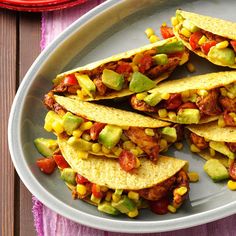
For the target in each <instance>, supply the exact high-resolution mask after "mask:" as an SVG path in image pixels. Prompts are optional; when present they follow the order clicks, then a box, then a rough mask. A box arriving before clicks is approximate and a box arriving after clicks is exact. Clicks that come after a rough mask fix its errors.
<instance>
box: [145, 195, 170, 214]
mask: <svg viewBox="0 0 236 236" xmlns="http://www.w3.org/2000/svg"><path fill="white" fill-rule="evenodd" d="M149 205H150V208H151V211H152V212H154V213H156V214H158V215H164V214H166V213H168V205H169V201H168V199H167V198H162V199H160V200H158V201H149Z"/></svg>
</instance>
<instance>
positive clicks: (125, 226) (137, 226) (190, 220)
mask: <svg viewBox="0 0 236 236" xmlns="http://www.w3.org/2000/svg"><path fill="white" fill-rule="evenodd" d="M122 2H123V1H122V0H119V1H117V0H108V1H105V2H104V3H101V4H100V5H98V6H97V7H95V8H94V9H92V10H91V11H89V12H87V13H86V14H85V15H83V16H82V17H80V18H79V19H78V20H76V21H75V22H74V23H72V24H71V25H70V26H69V27H67V28H66V29H65V30H64V31H63V32H62V33H60V34H59V35H58V37H56V38H55V39H54V40H53V41H52V42H51V43H50V44H49V45H48V46H47V47H46V48H45V49H44V50H43V51H42V52H41V53H40V55H39V56H38V57H37V59H36V60H35V61H34V63H33V64H32V66H31V67H30V69H29V70H28V72H27V73H26V75H25V76H24V79H23V80H22V82H21V84H20V86H19V88H18V91H17V93H16V96H15V98H14V101H13V104H12V107H11V111H10V115H9V120H8V146H9V150H10V155H11V159H12V162H13V164H14V167H15V169H16V171H17V173H18V175H19V176H20V178H21V180H22V182H23V183H24V185H25V186H26V187H27V188H28V189H29V191H30V192H31V193H32V194H33V195H34V196H36V198H37V199H39V200H40V201H41V202H42V203H43V204H44V205H45V206H47V207H48V208H50V209H52V210H53V211H55V212H56V213H58V214H60V215H62V216H65V217H66V218H68V219H70V220H72V221H74V222H77V223H80V224H83V225H86V226H89V227H93V228H96V229H101V230H107V231H112V232H123V233H154V232H167V231H172V230H178V229H183V228H189V227H193V226H197V225H201V224H205V223H209V222H212V221H215V220H218V219H221V218H224V217H226V216H229V215H232V214H234V213H236V201H234V202H231V203H228V204H226V205H224V206H221V207H218V208H216V209H212V210H209V211H206V212H201V213H197V214H195V215H193V216H185V217H181V218H179V219H169V220H164V221H155V220H153V221H140V220H138V219H136V220H135V221H123V220H119V219H105V218H101V217H99V216H94V215H91V214H88V213H85V212H82V211H80V210H78V209H74V208H73V207H71V206H69V205H67V204H65V203H63V202H62V201H60V200H59V199H57V198H56V197H55V196H53V195H52V194H50V193H49V192H46V193H45V189H44V188H43V187H42V186H41V184H40V183H39V182H38V181H37V180H36V178H35V177H34V176H33V174H32V173H31V171H30V169H29V167H28V166H27V164H26V161H25V160H24V159H23V160H20V161H21V163H20V164H22V165H24V166H23V167H24V168H25V169H24V171H25V172H24V171H23V170H22V169H21V168H20V166H19V160H18V159H19V158H18V157H21V156H23V151H22V147H21V145H20V143H19V144H18V143H16V142H15V141H14V140H17V139H18V140H20V139H19V135H20V132H17V134H18V136H17V137H16V135H14V134H13V130H20V123H19V120H21V119H20V118H19V116H16V114H17V112H16V111H18V112H20V113H18V114H21V113H22V111H20V109H19V107H17V105H18V104H17V101H18V100H19V99H20V98H21V97H22V96H24V94H23V91H24V88H29V87H30V85H31V83H32V81H30V78H31V74H33V73H34V72H33V71H35V69H36V68H37V71H38V69H39V68H40V66H41V65H42V63H43V61H45V60H46V59H48V57H49V55H50V50H52V49H53V48H54V46H55V45H57V46H58V45H59V44H60V42H61V41H63V40H65V39H67V38H68V37H70V35H72V34H73V33H74V32H75V31H76V29H77V30H78V29H79V28H80V27H82V26H83V25H84V24H86V23H87V21H89V20H91V18H94V17H96V16H98V15H99V14H101V13H104V12H105V11H106V10H108V9H109V8H110V7H115V5H118V4H120V3H122ZM17 121H18V122H17ZM16 150H17V151H18V153H17V155H16V153H15V151H16ZM23 172H24V173H23ZM28 178H30V181H28ZM45 196H46V197H45ZM78 216H80V218H77V217H78ZM121 225H122V227H121ZM170 225H171V227H170Z"/></svg>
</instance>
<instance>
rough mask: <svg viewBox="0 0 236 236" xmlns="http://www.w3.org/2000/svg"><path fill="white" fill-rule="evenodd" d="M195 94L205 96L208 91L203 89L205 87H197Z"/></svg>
mask: <svg viewBox="0 0 236 236" xmlns="http://www.w3.org/2000/svg"><path fill="white" fill-rule="evenodd" d="M197 94H198V95H199V96H203V97H204V96H206V95H207V94H208V92H207V90H205V89H198V90H197Z"/></svg>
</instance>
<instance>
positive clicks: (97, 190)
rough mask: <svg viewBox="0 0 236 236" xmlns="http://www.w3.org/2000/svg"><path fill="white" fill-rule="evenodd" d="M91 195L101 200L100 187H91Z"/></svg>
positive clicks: (94, 185) (95, 185)
mask: <svg viewBox="0 0 236 236" xmlns="http://www.w3.org/2000/svg"><path fill="white" fill-rule="evenodd" d="M92 193H93V195H94V197H96V198H102V197H103V194H102V192H101V189H100V186H99V185H97V184H93V185H92Z"/></svg>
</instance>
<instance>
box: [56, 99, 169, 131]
mask: <svg viewBox="0 0 236 236" xmlns="http://www.w3.org/2000/svg"><path fill="white" fill-rule="evenodd" d="M54 97H55V100H56V102H57V103H58V104H60V105H61V106H62V107H64V108H65V109H66V110H67V111H70V112H72V113H74V114H76V115H78V116H82V117H84V118H87V119H88V120H91V121H96V122H100V123H105V124H110V125H117V126H134V127H148V128H158V127H164V126H168V125H169V123H167V122H164V121H160V120H157V119H153V118H151V117H147V116H143V115H140V114H136V113H133V112H129V111H123V110H119V109H116V108H113V107H106V106H102V105H97V104H93V103H89V102H84V101H79V100H74V99H71V98H68V97H63V96H57V95H55V96H54Z"/></svg>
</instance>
